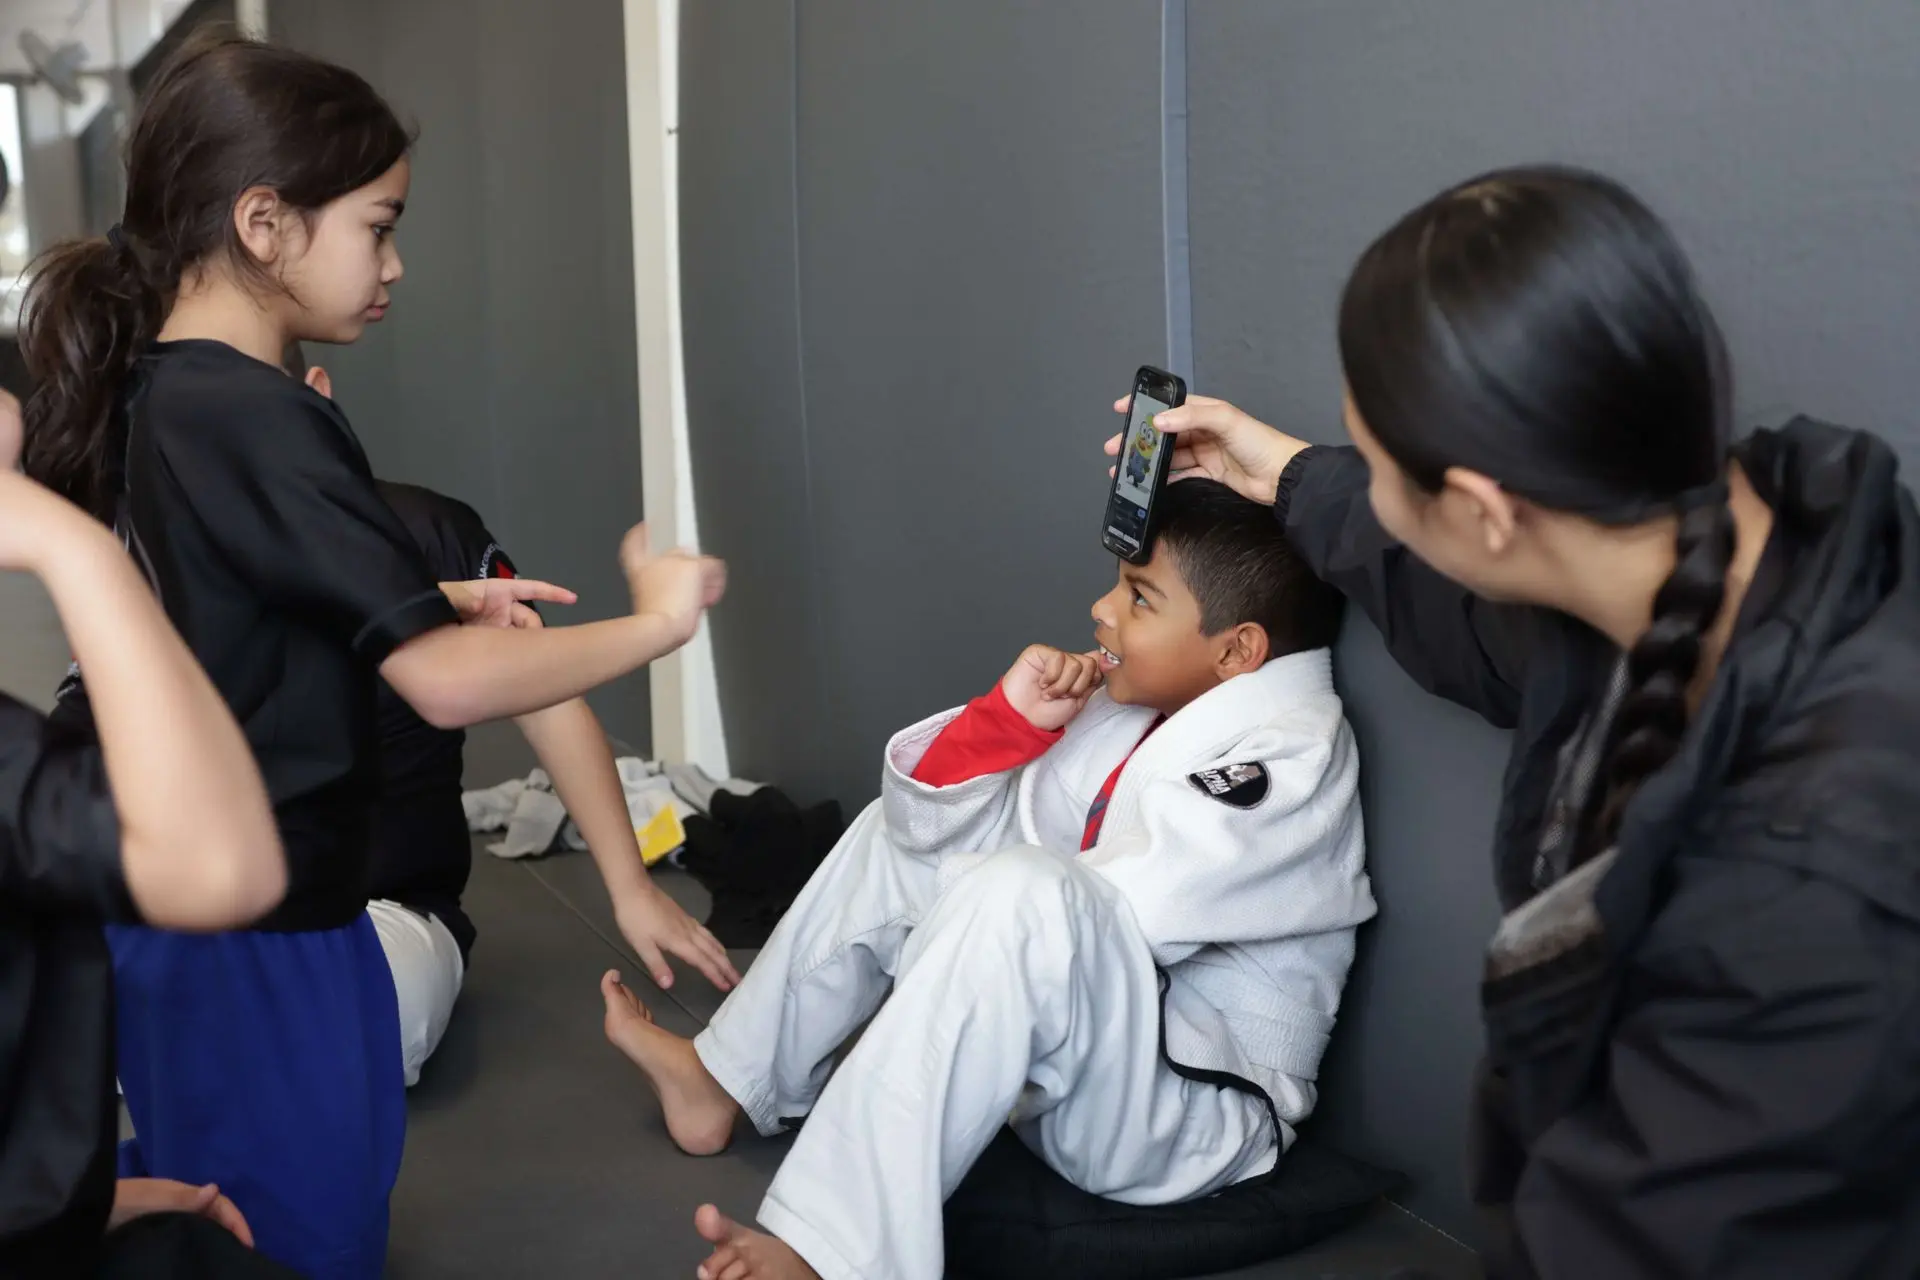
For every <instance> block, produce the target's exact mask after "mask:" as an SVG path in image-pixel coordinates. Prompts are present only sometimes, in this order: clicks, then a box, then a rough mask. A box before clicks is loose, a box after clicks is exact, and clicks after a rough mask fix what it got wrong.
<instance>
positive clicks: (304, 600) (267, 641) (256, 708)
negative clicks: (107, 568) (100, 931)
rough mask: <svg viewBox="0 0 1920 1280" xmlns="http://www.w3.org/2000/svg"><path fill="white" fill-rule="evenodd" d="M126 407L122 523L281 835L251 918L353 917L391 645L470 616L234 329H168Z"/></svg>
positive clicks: (342, 435) (336, 429)
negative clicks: (223, 337) (277, 862)
mask: <svg viewBox="0 0 1920 1280" xmlns="http://www.w3.org/2000/svg"><path fill="white" fill-rule="evenodd" d="M126 420H127V453H126V475H125V499H124V501H123V503H122V506H121V514H120V519H119V522H118V523H119V526H120V531H121V535H122V536H123V537H124V538H125V539H126V540H127V542H128V545H129V546H130V548H131V549H132V551H133V553H134V555H135V557H136V559H137V560H138V561H139V562H140V564H141V566H142V568H143V569H144V571H145V572H146V574H147V577H148V579H149V581H151V582H152V583H153V584H154V586H155V588H156V589H157V590H158V591H159V593H160V600H161V603H162V604H163V605H165V607H166V611H167V616H168V617H169V618H171V619H172V621H173V625H174V626H175V627H176V628H178V629H179V631H180V634H181V636H182V637H184V638H185V640H186V642H187V645H188V647H189V648H191V649H192V650H193V654H194V656H195V657H196V658H198V659H199V660H200V665H201V666H203V667H205V668H206V671H207V674H208V675H209V676H210V677H212V679H213V683H214V685H215V687H217V688H218V689H219V690H220V693H221V695H222V696H223V697H224V698H225V699H226V701H227V705H228V706H229V707H230V708H232V710H233V714H234V718H235V719H237V720H238V721H239V722H240V726H241V728H242V729H243V730H244V731H245V733H246V736H247V742H248V743H249V745H251V746H252V748H253V753H254V756H255V758H256V759H257V760H258V761H259V764H260V772H261V774H262V776H263V777H264V778H265V780H266V784H267V794H268V795H269V796H270V797H271V798H272V800H273V808H274V816H275V818H276V819H277V820H278V822H279V826H280V835H281V839H282V841H283V843H284V844H285V845H286V850H287V870H288V876H289V880H290V887H289V890H288V893H287V898H286V901H285V902H284V903H283V904H282V905H281V906H280V908H279V909H278V910H276V911H275V912H274V913H273V914H272V915H271V916H269V917H268V918H267V919H266V920H264V921H262V922H261V923H260V925H259V926H258V927H260V928H263V929H277V930H299V929H329V928H337V927H339V926H341V925H344V924H347V923H350V922H351V921H352V920H353V919H354V917H355V916H357V915H358V914H359V913H360V912H361V911H362V910H363V909H364V908H365V906H366V899H367V880H366V867H367V861H366V855H367V833H368V826H369V822H370V817H371V806H372V799H373V787H374V782H375V776H374V764H375V758H376V757H375V751H376V742H375V737H374V688H375V685H376V684H377V683H378V681H379V677H378V668H379V664H380V663H381V662H383V661H385V659H386V657H387V655H388V654H390V653H392V652H393V651H394V650H395V649H396V648H398V647H399V646H400V645H402V644H404V643H406V642H407V641H408V640H411V639H413V638H414V637H415V636H418V635H420V634H422V633H423V632H426V631H429V630H432V629H433V628H435V627H440V626H446V625H451V624H454V623H457V622H458V621H459V619H458V617H457V615H456V614H455V613H454V610H453V606H452V605H451V604H449V603H448V602H447V600H446V597H444V596H443V595H441V594H440V590H439V587H438V585H437V582H438V579H436V578H435V577H434V576H433V575H432V574H431V573H429V572H428V570H427V566H426V564H425V562H424V561H423V560H422V558H421V556H420V551H419V548H418V547H416V546H415V545H414V542H413V539H412V538H410V537H408V535H407V531H406V528H405V527H404V526H403V525H402V524H401V523H400V519H399V517H398V516H396V515H395V514H394V513H393V511H392V509H391V508H389V507H388V506H387V504H386V503H385V502H383V501H382V500H381V498H380V495H379V493H378V492H377V491H376V490H375V489H374V484H373V475H372V472H371V471H370V470H369V469H368V466H367V459H366V455H365V454H364V453H363V452H362V451H361V448H360V443H359V441H358V440H356V439H355V438H354V435H353V431H352V429H351V428H350V427H349V426H348V425H347V420H346V418H345V417H343V416H342V415H341V413H340V411H339V410H338V409H337V408H335V407H334V405H333V403H332V402H331V401H330V400H328V399H327V398H326V397H325V396H322V395H319V394H318V393H316V392H314V391H311V390H309V389H308V388H306V387H304V386H302V385H301V384H300V383H298V382H295V381H294V380H293V379H291V378H289V377H287V376H286V374H284V373H282V372H281V371H280V370H279V369H277V368H275V367H274V366H272V365H269V364H263V363H261V362H260V361H257V360H254V359H252V358H250V357H248V356H245V355H242V354H241V353H240V352H238V351H236V350H234V349H233V348H232V347H229V346H226V345H225V344H223V343H218V342H209V341H189V342H168V343H157V344H155V345H154V347H153V348H152V350H151V351H150V352H149V353H148V354H147V355H146V356H145V357H143V358H142V359H141V361H140V363H139V365H138V366H137V368H136V369H135V372H134V377H133V379H132V384H131V387H130V389H129V393H128V397H127V416H126ZM62 701H63V703H68V704H73V705H75V706H78V707H80V709H81V711H82V713H84V705H83V703H75V702H74V700H73V699H72V698H70V697H68V696H65V695H64V694H63V698H62ZM64 714H65V713H57V714H56V719H60V718H63V716H64Z"/></svg>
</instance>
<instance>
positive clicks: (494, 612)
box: [440, 578, 579, 628]
mask: <svg viewBox="0 0 1920 1280" xmlns="http://www.w3.org/2000/svg"><path fill="white" fill-rule="evenodd" d="M440 592H441V594H442V595H444V596H446V598H447V600H448V601H449V602H450V603H451V604H452V605H453V608H454V611H455V612H456V613H458V614H459V615H460V621H461V622H462V623H463V624H465V625H467V626H474V627H524V628H535V627H538V626H539V625H540V615H539V614H537V613H535V612H534V611H533V610H532V609H529V608H528V607H527V605H526V604H525V603H524V602H526V601H529V600H539V601H545V602H547V603H549V604H572V603H573V602H574V601H575V600H577V599H579V597H578V596H576V595H574V593H573V592H571V591H569V590H567V589H566V588H565V587H556V586H554V585H553V584H552V583H551V582H538V581H535V580H534V579H532V578H474V579H472V580H470V581H467V582H443V583H441V584H440Z"/></svg>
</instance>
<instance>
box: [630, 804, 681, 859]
mask: <svg viewBox="0 0 1920 1280" xmlns="http://www.w3.org/2000/svg"><path fill="white" fill-rule="evenodd" d="M633 834H634V835H635V837H637V838H638V839H639V841H640V859H641V861H643V862H645V863H646V864H647V865H648V866H652V865H653V864H654V863H656V862H658V861H660V859H662V858H664V857H666V856H667V855H668V854H670V853H672V852H673V851H674V850H675V849H678V848H679V847H680V846H681V845H684V844H685V843H686V842H687V829H686V828H685V827H683V826H681V825H680V815H679V814H677V813H675V812H674V811H673V806H672V805H667V806H665V807H664V808H662V809H661V810H660V812H658V813H656V814H654V815H653V819H652V821H650V822H648V823H647V825H646V826H644V827H635V828H634V829H633Z"/></svg>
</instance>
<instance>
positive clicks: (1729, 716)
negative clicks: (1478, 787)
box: [1277, 419, 1920, 1280]
mask: <svg viewBox="0 0 1920 1280" xmlns="http://www.w3.org/2000/svg"><path fill="white" fill-rule="evenodd" d="M1736 452H1737V455H1738V457H1739V459H1740V461H1741V463H1742V465H1743V467H1744V468H1745V470H1746V472H1747V474H1748V476H1749V478H1750V479H1751V480H1752V482H1753V484H1754V486H1755V488H1756V489H1757V490H1758V492H1759V493H1760V496H1761V497H1762V498H1763V499H1764V500H1765V501H1766V502H1767V503H1768V505H1769V506H1770V507H1772V508H1773V510H1774V513H1775V531H1774V534H1773V537H1772V539H1771V540H1770V543H1769V546H1768V549H1767V552H1766V554H1765V556H1764V558H1763V563H1762V569H1761V572H1760V575H1759V577H1758V579H1757V580H1756V582H1755V584H1754V587H1753V588H1752V590H1750V592H1749V594H1748V598H1747V601H1746V604H1745V606H1744V607H1743V609H1742V614H1741V618H1740V620H1739V623H1738V626H1737V629H1736V631H1735V634H1734V638H1733V641H1732V642H1731V644H1730V645H1729V647H1728V652H1727V654H1726V656H1725V658H1724V659H1723V661H1722V664H1721V668H1720V670H1719V672H1718V673H1717V676H1716V679H1715V681H1714V684H1713V688H1712V690H1711V692H1710V693H1709V695H1708V697H1707V699H1706V701H1705V702H1704V704H1703V705H1702V707H1701V708H1700V710H1699V712H1698V713H1697V715H1696V716H1695V717H1694V721H1693V724H1692V725H1691V726H1690V728H1689V730H1688V732H1687V734H1686V737H1685V739H1684V741H1683V744H1682V746H1681V749H1680V752H1679V754H1678V756H1677V757H1676V758H1675V760H1674V761H1673V762H1672V763H1671V764H1670V765H1669V766H1668V767H1667V768H1665V769H1664V770H1662V771H1660V772H1659V773H1657V774H1656V775H1654V776H1653V777H1651V778H1649V779H1648V780H1647V781H1646V782H1645V783H1644V784H1643V786H1642V787H1641V789H1640V790H1639V792H1638V793H1637V795H1636V796H1635V798H1634V799H1633V800H1632V801H1631V803H1630V804H1629V807H1628V809H1627V812H1626V814H1625V816H1624V820H1623V822H1622V825H1621V830H1620V839H1619V844H1618V850H1617V853H1616V855H1615V857H1614V860H1613V861H1612V863H1611V865H1610V866H1608V867H1607V868H1606V869H1605V874H1604V875H1603V876H1602V877H1600V878H1599V880H1598V883H1597V886H1596V887H1594V888H1593V889H1592V891H1591V906H1592V908H1593V912H1594V913H1597V928H1596V929H1595V930H1594V934H1593V938H1592V940H1593V943H1594V946H1593V947H1592V948H1591V950H1590V953H1589V954H1588V955H1587V956H1585V957H1582V956H1578V955H1570V956H1566V957H1562V959H1563V960H1564V961H1565V962H1566V964H1565V965H1564V966H1563V967H1560V968H1557V969H1555V970H1554V971H1552V972H1548V973H1544V974H1541V975H1538V978H1539V980H1536V981H1532V982H1531V983H1529V984H1527V985H1528V987H1529V989H1527V990H1522V991H1515V990H1514V989H1512V987H1511V986H1510V985H1508V984H1505V983H1504V982H1503V981H1489V982H1488V983H1487V984H1486V986H1485V987H1484V988H1483V1014H1484V1016H1485V1019H1486V1023H1487V1037H1488V1042H1487V1057H1486V1061H1485V1063H1484V1064H1483V1069H1482V1072H1481V1078H1480V1081H1479V1084H1478V1088H1477V1090H1476V1096H1475V1099H1474V1115H1473V1150H1472V1153H1471V1159H1472V1163H1473V1170H1472V1173H1473V1182H1474V1193H1475V1198H1476V1200H1477V1201H1478V1202H1479V1203H1480V1204H1481V1205H1482V1206H1483V1208H1484V1209H1485V1210H1486V1212H1487V1214H1488V1219H1489V1227H1490V1230H1489V1236H1490V1239H1489V1241H1488V1244H1489V1246H1490V1250H1489V1251H1490V1255H1491V1256H1490V1259H1489V1261H1490V1265H1491V1267H1492V1271H1493V1274H1495V1275H1496V1276H1500V1277H1530V1276H1539V1277H1544V1278H1546V1280H1568V1278H1569V1277H1579V1278H1582V1280H1584V1278H1586V1277H1594V1278H1595V1280H1601V1278H1604V1280H1618V1278H1620V1277H1633V1276H1702V1277H1704V1276H1713V1277H1726V1278H1729V1280H1737V1278H1742V1277H1760V1276H1766V1277H1774V1276H1778V1277H1792V1278H1793V1280H1811V1278H1814V1277H1829V1276H1872V1277H1900V1278H1902V1280H1906V1278H1909V1277H1913V1276H1917V1275H1920V517H1916V513H1915V509H1914V504H1913V501H1912V498H1911V497H1910V495H1909V494H1908V493H1907V492H1906V490H1905V489H1904V488H1902V487H1901V486H1900V485H1899V484H1898V483H1897V482H1896V480H1895V470H1896V461H1895V458H1894V456H1893V453H1892V452H1891V450H1889V449H1888V447H1887V446H1886V445H1885V444H1884V443H1882V442H1880V441H1879V440H1877V439H1875V438H1874V437H1872V436H1869V435H1865V434H1861V433H1858V432H1853V431H1847V430H1843V429H1840V428H1837V427H1831V426H1827V425H1824V424H1820V423H1815V422H1811V421H1808V420H1806V419H1797V420H1795V421H1794V422H1793V423H1791V424H1789V425H1788V426H1787V427H1785V428H1784V429H1782V430H1780V431H1778V432H1772V431H1763V432H1760V433H1757V434H1756V435H1754V436H1753V437H1751V438H1750V439H1748V440H1747V441H1746V442H1744V443H1743V444H1741V445H1740V446H1739V447H1738V449H1737V450H1736ZM1277 510H1278V514H1279V515H1280V518H1281V519H1282V521H1283V522H1284V523H1285V525H1286V528H1287V530H1288V533H1289V535H1290V536H1291V538H1292V540H1293V542H1294V544H1295V546H1297V547H1298V548H1299V549H1300V551H1301V552H1302V553H1303V554H1304V555H1305V556H1306V558H1307V559H1308V560H1309V561H1310V562H1311V563H1312V565H1313V567H1314V569H1315V570H1316V571H1317V572H1318V573H1320V575H1321V576H1322V577H1324V578H1326V579H1327V580H1328V581H1330V582H1332V583H1333V584H1335V585H1336V586H1338V587H1339V588H1340V589H1341V590H1342V591H1344V592H1345V593H1346V594H1347V595H1348V596H1349V597H1350V598H1352V599H1353V600H1354V601H1356V602H1357V603H1358V604H1359V605H1360V606H1361V607H1363V608H1364V609H1365V610H1366V611H1367V613H1368V614H1369V615H1370V616H1371V617H1372V618H1373V620H1374V621H1375V623H1376V624H1378V626H1379V627H1380V629H1381V631H1382V632H1383V633H1384V635H1385V637H1386V640H1387V644H1388V646H1389V647H1390V649H1391V650H1392V652H1393V654H1394V656H1395V657H1396V658H1397V659H1398V660H1399V662H1400V663H1401V665H1402V666H1404V667H1405V668H1406V669H1407V671H1408V672H1409V673H1410V674H1412V675H1413V676H1414V677H1415V678H1416V679H1417V680H1419V681H1420V683H1421V684H1422V685H1424V686H1425V687H1426V688H1427V689H1429V690H1430V691H1432V692H1434V693H1437V694H1440V695H1442V696H1443V697H1447V698H1450V699H1452V700H1454V701H1456V702H1459V703H1461V704H1463V705H1465V706H1467V707H1470V708H1472V709H1473V710H1475V711H1478V712H1480V713H1481V714H1482V715H1483V716H1485V717H1486V718H1487V719H1488V720H1490V721H1492V722H1493V723H1495V724H1496V725H1500V726H1503V727H1510V728H1512V729H1513V730H1514V731H1515V734H1514V742H1513V755H1512V758H1511V760H1510V761H1509V763H1508V766H1507V772H1506V780H1505V788H1504V795H1503V798H1502V804H1501V811H1500V817H1499V821H1498V824H1497V826H1496V828H1495V832H1496V835H1495V848H1494V875H1495V878H1496V880H1497V882H1498V885H1499V889H1500V894H1501V898H1502V902H1503V906H1504V907H1505V909H1507V910H1508V911H1512V910H1513V909H1514V908H1516V907H1518V906H1520V905H1521V904H1522V903H1523V902H1526V901H1527V900H1528V899H1530V898H1531V897H1532V896H1533V895H1534V893H1535V887H1534V876H1535V867H1534V862H1535V857H1536V854H1537V851H1538V843H1539V835H1540V830H1541V826H1542V821H1543V816H1544V810H1545V807H1546V804H1547V801H1548V792H1549V788H1550V787H1551V785H1552V781H1553V774H1554V771H1555V762H1556V757H1557V754H1558V747H1559V746H1560V744H1561V743H1562V742H1564V741H1565V740H1566V739H1567V737H1568V736H1569V735H1570V734H1571V733H1572V732H1573V731H1574V729H1575V727H1576V725H1577V723H1578V721H1579V720H1580V718H1581V716H1582V714H1583V713H1584V711H1585V710H1586V709H1587V708H1588V707H1589V706H1590V705H1591V703H1592V702H1593V701H1594V699H1595V698H1596V696H1597V694H1598V692H1599V690H1600V685H1601V684H1602V683H1603V681H1604V680H1605V678H1606V676H1607V674H1608V673H1609V671H1610V670H1611V668H1612V665H1613V662H1614V660H1615V658H1616V656H1617V651H1615V650H1614V649H1613V648H1612V646H1611V645H1610V644H1608V643H1607V642H1606V641H1605V640H1604V639H1603V638H1601V637H1600V636H1598V635H1597V634H1596V633H1594V632H1593V631H1591V630H1590V629H1588V628H1586V627H1584V626H1583V625H1581V624H1579V623H1577V622H1574V621H1572V620H1570V619H1568V618H1566V617H1565V616H1564V615H1560V614H1555V613H1549V612H1546V611H1543V610H1538V609H1529V608H1523V607H1517V606H1511V605H1493V604H1488V603H1486V602H1484V601H1481V600H1478V599H1476V598H1475V597H1473V596H1472V595H1470V594H1469V593H1468V592H1466V591H1465V590H1464V589H1462V588H1460V587H1458V586H1455V585H1454V584H1452V583H1450V582H1448V581H1446V580H1445V579H1443V578H1441V577H1440V576H1439V575H1438V574H1436V573H1434V572H1433V571H1432V570H1431V569H1429V568H1427V567H1426V566H1425V565H1423V564H1421V563H1420V562H1419V561H1417V560H1415V559H1414V558H1413V557H1412V556H1411V555H1410V554H1409V553H1407V552H1406V551H1405V550H1404V549H1402V548H1400V547H1398V546H1397V545H1395V544H1394V543H1393V542H1392V541H1391V539H1389V538H1388V537H1387V536H1386V535H1385V533H1384V532H1383V531H1382V530H1381V528H1380V526H1379V524H1378V522H1377V521H1376V520H1375V519H1374V517H1373V514H1372V511H1371V509H1370V507H1369V504H1368V501H1367V478H1366V467H1365V465H1364V464H1363V463H1362V461H1361V460H1360V459H1359V458H1358V457H1357V456H1356V455H1355V454H1354V453H1353V452H1352V451H1351V450H1345V449H1323V448H1316V449H1312V450H1309V451H1308V452H1306V453H1304V454H1302V455H1301V456H1300V457H1299V458H1297V459H1296V460H1295V462H1294V463H1293V465H1291V466H1290V467H1289V468H1288V471H1287V474H1286V475H1285V476H1284V477H1283V478H1282V481H1281V485H1280V497H1279V501H1278V504H1277ZM1569 879H1572V877H1569Z"/></svg>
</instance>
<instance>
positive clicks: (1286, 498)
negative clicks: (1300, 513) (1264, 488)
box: [1273, 444, 1320, 524]
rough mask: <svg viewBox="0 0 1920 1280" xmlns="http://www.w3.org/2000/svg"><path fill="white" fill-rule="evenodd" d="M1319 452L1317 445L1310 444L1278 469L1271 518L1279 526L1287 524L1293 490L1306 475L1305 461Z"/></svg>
mask: <svg viewBox="0 0 1920 1280" xmlns="http://www.w3.org/2000/svg"><path fill="white" fill-rule="evenodd" d="M1319 450H1320V446H1319V445H1317V444H1310V445H1308V446H1307V447H1306V448H1304V449H1302V450H1301V451H1300V452H1298V453H1296V454H1294V455H1293V456H1292V457H1291V458H1289V459H1287V465H1286V466H1284V467H1282V468H1281V469H1280V481H1279V483H1278V484H1276V485H1274V487H1273V517H1274V519H1276V520H1278V521H1279V522H1280V523H1281V524H1285V523H1286V522H1287V508H1288V507H1290V506H1292V505H1293V491H1294V488H1295V486H1297V485H1298V484H1299V483H1300V477H1301V476H1302V475H1304V474H1306V461H1307V459H1308V458H1310V457H1312V456H1313V455H1314V454H1315V453H1317V452H1319Z"/></svg>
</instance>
